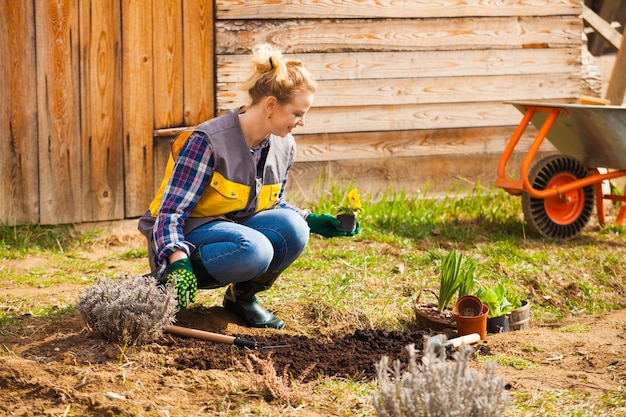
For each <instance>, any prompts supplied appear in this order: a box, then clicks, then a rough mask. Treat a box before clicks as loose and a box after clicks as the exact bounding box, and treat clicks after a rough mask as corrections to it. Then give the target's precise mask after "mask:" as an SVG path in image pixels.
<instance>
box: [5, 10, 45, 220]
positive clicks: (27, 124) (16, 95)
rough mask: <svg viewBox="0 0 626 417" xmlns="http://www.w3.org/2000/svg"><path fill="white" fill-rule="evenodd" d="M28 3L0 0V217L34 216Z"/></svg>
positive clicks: (34, 101) (34, 137) (36, 177)
mask: <svg viewBox="0 0 626 417" xmlns="http://www.w3.org/2000/svg"><path fill="white" fill-rule="evenodd" d="M33 16H34V4H33V2H29V1H10V0H4V1H1V2H0V45H3V46H4V47H0V69H1V71H2V73H1V75H0V91H1V93H0V95H1V97H2V100H0V172H2V176H1V177H0V193H1V194H2V198H0V222H2V223H9V224H25V223H37V222H38V221H39V175H38V172H39V159H38V155H39V154H38V152H37V147H38V135H37V132H38V128H37V79H36V77H37V73H36V72H35V71H32V69H33V68H35V67H36V51H35V22H34V18H33Z"/></svg>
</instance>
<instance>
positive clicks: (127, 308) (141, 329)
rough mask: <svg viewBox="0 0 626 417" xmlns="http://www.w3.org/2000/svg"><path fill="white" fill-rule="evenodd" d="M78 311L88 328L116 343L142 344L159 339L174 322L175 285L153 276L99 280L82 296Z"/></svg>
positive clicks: (77, 304)
mask: <svg viewBox="0 0 626 417" xmlns="http://www.w3.org/2000/svg"><path fill="white" fill-rule="evenodd" d="M76 309H77V310H78V311H79V312H80V314H81V316H82V318H83V320H84V321H85V324H87V327H88V328H89V329H90V330H92V331H94V332H97V333H98V334H100V335H101V336H102V337H103V338H105V339H107V340H109V341H111V342H116V343H122V344H128V345H140V344H143V343H148V342H152V341H154V340H156V339H158V338H159V337H160V336H161V335H162V334H163V330H164V329H165V326H167V325H169V324H172V323H173V322H174V321H175V314H176V302H175V296H174V288H173V286H169V285H168V286H165V287H164V286H160V285H158V284H157V281H156V279H154V278H152V277H143V276H134V277H122V278H120V279H119V280H113V279H109V278H100V279H99V280H98V283H97V284H95V285H93V286H91V287H89V288H87V289H86V290H85V292H84V293H83V294H82V295H81V296H80V297H79V299H78V302H77V303H76Z"/></svg>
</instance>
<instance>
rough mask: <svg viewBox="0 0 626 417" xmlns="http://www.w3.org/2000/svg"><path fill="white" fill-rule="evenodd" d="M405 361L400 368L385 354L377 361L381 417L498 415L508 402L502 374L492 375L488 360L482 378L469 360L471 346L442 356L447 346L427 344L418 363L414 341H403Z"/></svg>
mask: <svg viewBox="0 0 626 417" xmlns="http://www.w3.org/2000/svg"><path fill="white" fill-rule="evenodd" d="M407 349H408V351H409V363H408V365H407V368H406V369H404V370H403V369H402V366H401V364H400V362H399V361H396V362H395V363H394V365H393V369H391V367H390V364H389V358H388V357H386V356H385V357H383V358H382V359H381V360H380V362H379V363H378V364H377V366H376V372H377V376H378V384H379V390H378V392H374V394H373V400H374V407H375V408H376V411H377V413H378V415H379V416H380V417H418V416H419V417H434V416H437V417H453V416H454V417H496V416H498V417H499V416H502V415H503V414H504V411H505V410H506V407H507V405H508V403H509V395H508V393H507V391H506V390H505V384H504V380H503V378H502V377H499V376H496V372H495V371H496V364H495V363H493V362H487V363H486V364H485V374H484V377H483V378H481V375H480V373H479V372H478V371H477V370H476V369H472V368H470V367H469V365H468V362H469V360H470V358H471V356H472V353H473V349H471V348H470V347H469V346H466V345H464V346H463V347H462V348H461V349H460V350H459V351H458V352H456V353H455V354H454V361H452V362H447V361H446V353H445V349H441V351H440V352H439V353H436V352H435V349H434V347H433V346H429V345H428V343H426V348H425V350H424V354H423V357H422V361H421V364H420V363H418V362H417V355H416V352H415V345H409V346H407Z"/></svg>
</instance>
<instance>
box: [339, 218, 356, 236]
mask: <svg viewBox="0 0 626 417" xmlns="http://www.w3.org/2000/svg"><path fill="white" fill-rule="evenodd" d="M337 219H338V220H339V221H340V222H341V224H340V225H339V226H337V227H336V229H337V230H339V231H340V232H353V231H354V230H355V229H356V217H354V214H338V215H337Z"/></svg>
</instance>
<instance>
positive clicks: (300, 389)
mask: <svg viewBox="0 0 626 417" xmlns="http://www.w3.org/2000/svg"><path fill="white" fill-rule="evenodd" d="M251 359H252V360H251ZM252 361H254V362H255V363H256V364H257V365H258V366H259V368H260V373H258V372H257V370H256V367H255V365H254V363H252ZM237 362H238V363H239V365H240V367H241V368H243V369H245V370H246V371H247V372H248V373H249V374H250V378H251V383H250V385H251V386H250V389H252V390H254V391H256V392H257V393H259V394H261V395H262V396H263V398H265V399H266V400H267V401H272V400H277V401H279V402H281V403H285V404H288V405H297V404H299V403H301V402H302V401H303V400H304V399H305V398H306V397H307V396H308V395H310V392H309V391H308V390H306V389H304V384H303V381H304V379H305V378H306V377H307V376H308V375H309V374H310V373H311V371H312V370H313V368H315V365H316V363H312V364H311V365H310V366H308V367H307V368H306V369H305V370H304V371H302V373H301V374H300V376H299V377H298V378H296V379H293V378H292V377H291V376H290V375H289V372H288V370H289V364H287V365H285V367H284V368H283V372H282V375H278V373H277V372H276V367H275V366H274V361H273V360H272V353H271V352H269V353H268V354H267V359H261V358H259V357H258V356H256V355H255V354H254V353H249V354H248V355H247V356H246V359H245V366H243V365H241V363H240V362H239V361H237Z"/></svg>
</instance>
